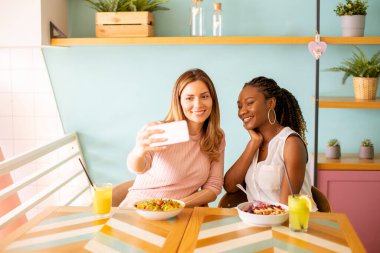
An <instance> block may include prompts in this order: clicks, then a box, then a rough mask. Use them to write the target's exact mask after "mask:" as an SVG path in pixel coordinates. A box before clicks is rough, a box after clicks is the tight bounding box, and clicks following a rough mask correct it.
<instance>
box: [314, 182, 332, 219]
mask: <svg viewBox="0 0 380 253" xmlns="http://www.w3.org/2000/svg"><path fill="white" fill-rule="evenodd" d="M311 193H312V194H313V199H314V202H315V204H316V205H317V208H318V211H319V212H325V213H329V212H331V206H330V203H329V200H328V199H327V197H326V196H325V194H323V192H321V191H320V190H319V189H318V188H317V187H315V186H312V187H311Z"/></svg>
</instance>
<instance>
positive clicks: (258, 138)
mask: <svg viewBox="0 0 380 253" xmlns="http://www.w3.org/2000/svg"><path fill="white" fill-rule="evenodd" d="M248 133H249V136H250V137H251V140H250V141H249V142H250V143H252V144H255V146H256V145H257V147H260V145H261V143H262V142H263V139H264V138H263V136H262V134H261V133H259V132H257V131H255V130H253V129H249V130H248Z"/></svg>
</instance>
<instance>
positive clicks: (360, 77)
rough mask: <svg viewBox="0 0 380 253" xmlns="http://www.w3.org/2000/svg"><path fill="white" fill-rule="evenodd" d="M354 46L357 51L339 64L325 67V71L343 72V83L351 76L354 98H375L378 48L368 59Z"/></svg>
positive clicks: (379, 67) (379, 58)
mask: <svg viewBox="0 0 380 253" xmlns="http://www.w3.org/2000/svg"><path fill="white" fill-rule="evenodd" d="M355 48H356V50H357V53H356V52H353V57H352V58H350V59H347V60H344V61H343V62H342V64H341V65H340V66H338V67H334V68H329V69H326V71H335V72H344V75H343V79H342V83H343V84H344V83H345V82H346V80H347V78H348V77H349V76H353V83H354V95H355V98H356V99H367V100H369V99H376V94H377V86H378V82H379V76H380V50H378V51H377V52H376V53H375V54H374V55H373V56H372V57H371V59H368V58H367V56H366V55H365V54H364V53H363V51H362V50H361V49H360V48H358V47H357V46H355Z"/></svg>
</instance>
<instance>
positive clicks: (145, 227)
mask: <svg viewBox="0 0 380 253" xmlns="http://www.w3.org/2000/svg"><path fill="white" fill-rule="evenodd" d="M192 211H193V209H190V208H185V209H184V210H183V211H182V212H181V213H180V214H179V215H178V216H177V217H176V218H173V219H169V220H166V221H151V220H146V219H144V218H142V217H140V216H139V215H138V214H137V213H136V212H135V211H133V210H116V209H114V210H113V216H112V217H111V218H103V219H102V218H96V217H95V216H94V214H93V213H92V211H91V208H88V207H55V208H49V209H48V210H46V211H45V212H43V213H41V214H39V215H37V216H36V217H35V218H34V219H32V220H31V221H29V222H28V223H27V224H25V225H24V226H23V227H21V228H20V229H18V230H17V231H15V232H14V233H13V234H11V235H10V236H8V237H7V238H5V240H4V241H3V242H1V243H0V252H2V250H4V252H72V253H76V252H177V249H178V246H179V244H180V242H181V238H182V236H183V234H184V232H185V229H186V226H187V224H188V221H189V219H190V216H191V213H192ZM111 250H113V251H111Z"/></svg>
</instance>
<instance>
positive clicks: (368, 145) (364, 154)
mask: <svg viewBox="0 0 380 253" xmlns="http://www.w3.org/2000/svg"><path fill="white" fill-rule="evenodd" d="M374 153H375V152H374V150H373V143H372V141H371V140H370V139H364V140H363V141H362V143H361V145H360V150H359V158H362V159H373V158H374Z"/></svg>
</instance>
